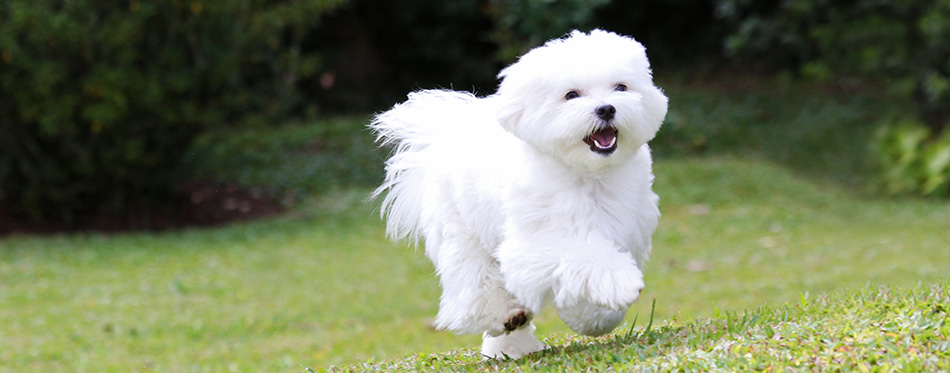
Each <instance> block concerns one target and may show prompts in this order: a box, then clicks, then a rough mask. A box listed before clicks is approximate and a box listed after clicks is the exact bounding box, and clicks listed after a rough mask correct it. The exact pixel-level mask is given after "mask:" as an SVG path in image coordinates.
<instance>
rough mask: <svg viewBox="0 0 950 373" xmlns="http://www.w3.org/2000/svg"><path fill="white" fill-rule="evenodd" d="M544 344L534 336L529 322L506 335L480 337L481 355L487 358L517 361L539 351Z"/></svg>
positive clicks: (532, 327)
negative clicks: (506, 358) (504, 358)
mask: <svg viewBox="0 0 950 373" xmlns="http://www.w3.org/2000/svg"><path fill="white" fill-rule="evenodd" d="M543 349H544V344H543V343H541V341H539V340H538V337H535V336H534V325H533V324H531V323H530V322H529V323H528V324H527V326H526V327H524V328H521V329H518V330H515V331H513V332H511V333H508V334H502V335H499V336H495V337H493V336H490V335H488V333H486V334H485V335H484V336H483V337H482V355H484V356H485V357H488V358H503V357H506V356H507V357H510V358H512V359H518V358H520V357H522V356H524V355H527V354H530V353H532V352H536V351H541V350H543Z"/></svg>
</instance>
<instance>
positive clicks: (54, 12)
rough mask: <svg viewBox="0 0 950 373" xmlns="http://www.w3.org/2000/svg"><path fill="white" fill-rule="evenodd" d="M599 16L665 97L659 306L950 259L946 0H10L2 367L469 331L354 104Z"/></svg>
mask: <svg viewBox="0 0 950 373" xmlns="http://www.w3.org/2000/svg"><path fill="white" fill-rule="evenodd" d="M595 27H597V28H604V29H607V30H611V31H615V32H618V33H621V34H625V35H630V36H633V37H634V38H636V39H637V40H639V41H640V42H641V43H643V44H644V45H645V46H646V48H647V53H648V56H649V58H650V60H651V63H652V66H653V70H654V76H655V80H656V82H657V85H658V86H660V87H661V88H663V89H664V90H665V92H666V93H667V95H669V96H670V99H671V101H670V112H669V115H668V116H667V118H666V122H665V123H664V125H663V127H662V129H661V130H660V133H659V135H658V137H657V138H656V139H655V140H654V141H653V142H652V143H651V146H652V147H653V150H654V156H655V158H656V160H657V162H656V174H657V184H656V189H657V192H658V193H659V194H660V196H661V200H662V201H663V202H662V206H661V209H662V210H663V214H664V217H663V220H662V221H661V223H660V225H661V227H660V229H659V230H658V232H657V236H656V238H655V247H656V248H657V249H656V250H657V253H656V254H655V257H654V259H653V261H652V262H651V263H653V264H651V266H653V267H650V269H649V272H648V273H647V277H648V280H647V282H648V284H650V283H651V281H652V283H653V284H654V285H653V286H654V287H652V288H651V287H650V285H648V291H653V293H652V294H647V295H645V296H648V297H659V301H658V302H657V316H658V318H661V319H662V318H666V319H670V318H676V317H680V318H684V319H688V318H691V317H697V316H704V315H710V314H711V313H712V311H713V309H716V310H717V311H716V312H717V313H718V309H742V308H748V307H756V306H758V305H760V304H763V303H766V304H781V303H782V302H786V301H788V300H789V299H798V298H797V297H798V296H799V295H800V294H802V293H805V292H808V291H815V292H817V291H825V290H831V289H837V288H840V287H848V286H852V287H853V286H860V285H862V284H866V283H871V284H875V283H881V282H893V283H898V284H914V283H917V282H920V281H924V282H928V281H938V280H941V279H946V276H947V274H948V273H950V268H948V264H947V263H950V257H948V255H950V250H947V245H946V243H947V242H948V241H950V233H948V232H950V226H948V223H947V222H948V221H950V205H948V202H947V198H946V197H948V195H950V131H947V130H946V129H945V128H946V127H947V125H948V123H950V42H948V40H950V1H947V0H906V1H882V0H847V1H843V0H783V1H772V2H762V1H752V0H642V1H621V0H590V1H582V0H455V1H429V0H393V1H375V0H285V1H279V0H273V1H263V0H255V1H230V0H190V1H189V0H165V1H148V0H131V1H91V0H88V1H87V0H68V1H63V0H60V1H54V0H42V1H37V0H0V326H2V330H4V332H6V333H7V334H6V335H0V346H3V348H0V351H2V352H0V361H5V362H10V364H19V365H11V366H13V367H20V368H22V369H26V370H29V369H40V368H45V369H47V370H48V369H62V368H64V367H67V368H76V367H81V368H84V369H89V370H98V368H102V367H113V368H118V369H121V368H123V367H128V366H137V367H141V368H142V369H144V370H163V369H164V370H166V371H167V370H192V371H202V370H206V371H221V370H223V369H230V370H240V369H242V368H248V369H250V368H251V367H254V369H257V368H259V367H261V366H270V367H275V368H288V367H290V368H295V367H299V366H301V365H305V366H315V367H320V366H325V365H327V364H339V363H344V362H354V361H356V360H357V359H365V358H371V357H376V358H384V357H391V356H400V355H402V354H404V353H406V352H407V351H423V352H425V351H440V350H446V349H450V348H455V347H459V346H471V345H474V344H476V343H477V341H476V339H477V338H475V339H472V338H469V337H456V336H453V335H451V334H450V333H444V332H434V331H431V330H429V329H428V326H427V322H428V321H427V320H428V318H430V317H432V316H433V315H434V313H435V307H436V306H437V299H438V288H437V282H436V280H435V277H434V276H433V275H432V268H431V267H430V266H429V264H428V263H427V262H426V261H425V258H424V257H423V255H422V254H421V253H417V252H416V253H414V252H412V250H411V249H403V248H401V247H398V246H395V247H394V246H393V245H392V244H390V243H387V242H386V241H385V240H384V238H383V234H382V225H381V223H380V222H379V220H378V218H377V217H376V213H378V211H376V210H374V208H375V205H374V204H373V203H367V202H366V201H364V197H365V196H366V195H367V193H368V192H369V191H370V190H371V188H373V187H374V186H375V185H377V184H378V183H379V182H380V181H381V180H382V176H383V161H384V158H385V155H386V150H377V149H376V147H375V145H374V144H373V137H372V135H371V134H370V133H369V132H368V131H367V130H366V129H365V125H366V124H367V123H368V121H369V120H370V118H371V115H372V114H373V113H375V112H379V111H382V110H385V109H387V108H389V107H391V106H392V105H393V104H395V103H397V102H401V101H403V100H404V99H405V98H406V94H407V93H409V92H411V91H414V90H418V89H429V88H447V89H455V90H462V91H470V92H475V93H477V94H479V95H489V94H491V93H493V92H494V90H495V87H496V86H497V83H498V81H497V80H496V78H495V75H496V74H497V72H498V71H499V69H501V68H502V67H504V66H506V65H507V64H510V63H512V62H513V61H515V59H516V58H517V57H518V56H519V55H521V54H522V53H524V52H526V51H527V50H529V49H530V48H532V47H534V46H537V45H540V44H542V43H543V42H544V41H546V40H549V39H551V38H556V37H560V36H562V35H564V34H566V33H568V32H569V31H571V30H572V29H581V30H590V29H592V28H595ZM261 218H265V219H261ZM235 221H245V222H243V223H235V224H230V225H225V223H233V222H235ZM196 226H211V227H213V228H200V229H199V228H193V227H196ZM62 232H67V233H62ZM117 232H123V233H117ZM156 232H162V233H156ZM685 289H688V291H687V290H685ZM634 312H639V311H636V310H631V314H632V313H634ZM77 314H81V315H84V316H83V317H82V318H81V320H80V321H76V319H75V318H74V317H73V316H74V315H77ZM394 314H395V315H394ZM641 319H642V317H641ZM541 321H544V320H541ZM555 324H556V323H555ZM546 325H552V324H551V323H548V324H546ZM540 328H541V329H540V331H541V332H542V333H550V332H554V331H559V330H562V329H563V327H562V326H561V327H560V328H561V329H558V328H559V327H558V326H545V324H543V323H542V325H541V326H540ZM466 338H468V339H466ZM183 346H199V347H196V348H184V347H183ZM15 370H19V369H15ZM0 371H2V368H0ZM21 371H22V370H21Z"/></svg>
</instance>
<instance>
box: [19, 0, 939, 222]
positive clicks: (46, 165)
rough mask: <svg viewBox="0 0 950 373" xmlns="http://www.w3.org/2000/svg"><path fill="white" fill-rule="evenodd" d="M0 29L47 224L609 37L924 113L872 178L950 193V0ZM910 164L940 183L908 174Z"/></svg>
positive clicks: (400, 10) (234, 14) (339, 3)
mask: <svg viewBox="0 0 950 373" xmlns="http://www.w3.org/2000/svg"><path fill="white" fill-rule="evenodd" d="M660 15H662V16H660ZM0 25H2V26H0V93H2V97H3V99H2V100H0V117H2V118H3V121H2V123H0V203H2V206H3V208H4V210H6V211H8V212H12V213H14V214H16V215H17V216H20V217H24V218H30V219H33V220H42V219H45V220H56V221H66V222H69V221H75V220H77V219H83V217H84V216H87V215H88V214H103V213H106V214H119V215H123V214H124V215H128V216H129V218H130V219H143V218H142V217H141V216H144V215H147V214H141V212H144V211H150V210H155V209H163V208H165V209H167V208H168V207H164V206H170V205H173V204H168V201H170V200H171V199H174V198H176V196H175V190H176V186H177V185H180V184H181V183H182V182H183V181H184V180H187V179H190V178H194V177H195V169H194V168H193V167H191V166H190V165H189V164H188V163H187V162H184V161H183V159H184V156H185V153H186V152H188V151H189V150H188V149H189V147H190V146H191V145H192V144H193V143H194V141H195V138H196V137H197V136H199V135H200V134H202V133H204V132H206V131H208V130H209V129H214V130H216V131H224V130H227V129H228V128H245V127H252V128H253V127H258V128H266V127H275V126H281V125H285V124H286V123H293V122H298V121H301V120H308V119H313V118H317V117H327V116H330V115H339V114H352V113H367V112H373V111H379V110H383V109H385V108H386V107H388V106H389V105H392V104H393V103H394V102H399V101H400V100H402V99H403V98H404V97H405V94H406V93H407V92H410V91H412V90H416V89H421V88H450V89H458V90H467V91H474V92H477V93H479V94H490V93H492V92H493V91H494V87H495V85H496V83H497V82H496V80H495V77H494V75H495V74H496V73H497V71H498V70H499V69H500V68H501V67H502V66H504V65H505V64H508V63H510V62H512V61H513V60H514V58H516V56H518V55H519V54H521V53H523V52H524V51H526V50H527V49H529V48H530V47H532V46H535V45H538V44H539V43H541V42H543V41H544V40H547V39H550V38H553V37H558V36H560V35H563V34H564V33H566V32H567V31H569V30H570V29H573V28H579V29H590V28H593V27H603V28H607V29H611V30H614V31H617V32H620V33H624V34H628V35H633V36H635V37H636V38H638V39H639V40H640V41H642V42H643V43H644V44H646V45H647V47H648V48H649V53H650V56H651V60H652V62H653V65H654V66H657V67H658V68H659V69H661V70H662V69H665V70H666V71H676V73H677V74H680V75H684V76H686V77H687V78H702V77H705V76H709V75H717V74H720V73H721V72H722V71H724V70H725V71H730V72H729V74H731V75H732V76H736V77H748V76H755V75H761V74H766V75H771V74H776V73H777V74H779V75H780V76H783V77H785V79H788V80H797V79H805V80H813V81H820V82H824V83H826V84H828V85H829V86H841V87H850V89H859V90H881V91H883V92H886V94H888V95H893V97H895V98H897V100H898V101H901V100H904V98H906V100H907V101H906V102H912V103H914V104H913V105H910V106H909V107H908V109H907V110H904V111H903V112H901V113H897V114H896V115H895V117H894V118H882V119H881V120H878V121H875V122H874V123H868V125H869V126H879V125H883V126H885V127H888V128H890V127H898V123H907V122H913V123H918V125H923V126H927V127H929V128H930V130H929V132H927V134H928V135H927V136H924V137H922V138H921V139H920V141H918V145H915V146H911V147H891V148H888V149H884V148H883V147H884V146H886V145H884V144H887V143H889V142H888V141H883V140H882V141H878V142H875V143H874V144H872V152H874V154H875V155H874V156H873V158H874V159H879V160H880V162H878V169H879V171H878V174H877V175H878V176H875V177H869V179H871V180H883V181H881V185H883V188H882V189H883V190H885V191H888V192H891V193H919V194H934V195H947V194H950V192H948V191H950V186H948V185H947V183H944V182H937V181H935V180H945V179H947V177H946V175H947V174H950V165H948V164H944V163H943V162H942V159H943V158H941V155H942V154H943V153H944V150H943V149H945V148H946V147H947V145H946V142H945V141H938V136H940V133H941V132H942V129H943V128H944V127H945V126H946V123H947V121H948V119H950V44H947V43H945V42H943V41H944V40H947V39H950V0H914V1H907V2H898V3H893V2H879V1H876V0H861V1H833V0H784V1H779V2H771V3H762V2H753V1H749V0H675V1H660V0H646V1H638V2H623V1H611V0H597V1H576V0H557V1H545V0H497V1H495V0H460V1H452V2H431V1H424V0H400V1H390V2H376V1H369V0H300V1H291V0H281V1H252V2H241V3H235V2H229V1H222V0H207V1H205V0H195V1H181V0H175V1H169V2H162V1H141V0H133V1H127V2H126V1H122V2H95V1H70V2H66V3H60V2H56V1H40V2H37V1H30V0H9V1H4V2H3V3H0ZM692 125H702V124H701V123H697V124H692ZM883 132H885V133H888V132H887V131H883ZM891 133H895V131H891ZM893 136H899V135H892V137H893ZM895 141H897V140H891V141H890V143H893V142H895ZM927 147H933V148H934V149H936V150H932V151H931V150H928V151H917V150H919V149H923V148H927ZM894 149H897V151H895V150H894ZM901 152H902V153H901ZM909 157H918V158H921V157H930V158H926V159H923V158H922V159H921V160H919V161H918V163H921V164H927V165H930V166H927V167H929V168H927V170H926V172H930V173H931V174H932V175H929V176H925V177H919V176H913V174H914V173H915V172H916V171H915V172H901V171H895V167H904V166H895V165H901V164H906V163H907V162H905V161H901V160H900V159H905V158H909ZM902 162H903V163H902ZM904 168H907V167H904ZM916 173H919V172H916ZM895 175H897V176H895ZM901 175H903V176H901ZM894 177H897V178H900V179H901V180H898V181H896V182H895V181H893V180H891V179H893V178H894ZM920 180H923V181H920ZM924 184H926V185H924ZM894 185H906V187H902V188H897V187H894ZM143 225H145V226H147V225H148V223H147V222H145V223H144V224H143Z"/></svg>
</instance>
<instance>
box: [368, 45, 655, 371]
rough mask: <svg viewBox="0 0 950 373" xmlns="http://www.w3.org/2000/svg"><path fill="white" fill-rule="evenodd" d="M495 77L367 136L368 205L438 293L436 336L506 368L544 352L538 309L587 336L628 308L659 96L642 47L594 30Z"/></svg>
mask: <svg viewBox="0 0 950 373" xmlns="http://www.w3.org/2000/svg"><path fill="white" fill-rule="evenodd" d="M498 76H499V78H501V79H502V81H501V84H500V85H499V88H498V92H497V93H496V94H494V95H492V96H488V97H485V98H477V97H475V96H473V95H472V94H469V93H464V92H454V91H443V90H426V91H419V92H414V93H411V94H410V95H409V100H408V101H406V102H405V103H402V104H398V105H396V106H395V107H393V108H392V109H391V110H389V111H387V112H385V113H382V114H380V115H378V116H377V117H376V118H375V120H374V121H373V123H372V124H371V126H370V127H371V128H372V129H373V130H374V131H375V133H376V134H377V136H378V137H377V141H378V142H379V143H380V144H381V145H393V146H394V147H395V150H394V153H393V155H392V157H391V158H389V160H388V161H387V163H386V180H385V182H384V183H383V185H381V186H380V187H379V189H377V190H376V192H375V195H376V196H378V195H380V194H382V193H384V192H387V191H388V193H387V194H386V197H385V199H384V200H383V204H382V206H383V207H382V214H383V215H384V216H385V217H387V218H388V222H387V232H388V234H389V235H390V236H391V237H392V238H393V239H396V240H398V239H405V238H409V239H411V240H415V242H417V243H418V239H419V238H423V239H424V242H425V251H426V255H428V257H429V259H431V260H432V263H433V264H434V265H435V268H436V270H437V272H438V275H439V279H440V282H441V284H442V298H441V302H440V304H439V312H438V315H437V317H436V326H437V327H438V328H440V329H448V330H451V331H455V332H458V333H484V334H483V335H484V342H483V344H482V353H483V354H485V355H486V356H489V357H500V356H504V355H507V356H509V357H512V358H518V357H521V356H523V355H525V354H527V353H531V352H534V351H539V350H542V349H544V345H543V344H542V343H541V342H540V341H538V339H537V338H536V337H535V336H534V326H533V325H532V323H531V319H532V317H533V316H534V315H536V314H537V313H538V312H539V311H540V310H541V307H542V306H543V305H545V304H546V303H549V302H553V304H554V306H555V308H556V309H557V312H558V314H559V315H560V317H561V319H563V320H564V322H565V323H566V324H567V325H568V326H569V327H570V328H571V329H573V330H574V331H576V332H578V333H581V334H585V335H592V336H596V335H602V334H605V333H608V332H610V331H611V330H613V329H614V328H616V327H617V326H618V325H619V324H620V323H621V321H622V320H623V317H624V315H625V313H626V311H627V308H628V307H629V306H630V305H631V304H632V303H633V302H634V301H636V300H637V298H638V297H639V295H640V291H641V290H643V286H644V285H643V274H642V272H641V269H642V268H643V265H644V262H645V261H646V260H647V257H648V256H649V253H650V248H651V241H652V240H651V236H652V235H653V231H654V230H655V229H656V225H657V219H658V218H659V215H660V211H659V208H658V207H657V203H658V197H657V195H656V194H654V193H653V191H652V190H651V187H652V184H653V173H652V161H651V158H650V149H649V147H648V146H647V145H646V143H647V141H649V140H650V139H652V138H653V136H654V135H655V134H656V132H657V130H659V128H660V124H661V123H662V122H663V118H664V117H665V116H666V110H667V98H666V96H664V95H663V93H662V92H661V91H660V89H659V88H657V87H656V86H654V84H653V80H652V74H651V71H650V66H649V62H648V61H647V57H646V52H645V50H644V48H643V46H642V45H640V43H638V42H637V41H635V40H633V39H631V38H627V37H623V36H620V35H617V34H614V33H611V32H606V31H601V30H594V31H592V32H591V33H590V34H585V33H582V32H579V31H574V32H573V33H571V34H570V35H568V36H566V37H564V38H561V39H555V40H551V41H549V42H547V43H546V44H544V45H543V46H541V47H538V48H535V49H533V50H531V51H530V52H528V53H527V54H525V55H524V56H522V57H521V58H520V59H519V60H518V61H517V62H516V63H514V64H512V65H511V66H508V67H507V68H505V69H504V70H502V71H501V73H500V74H498Z"/></svg>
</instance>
